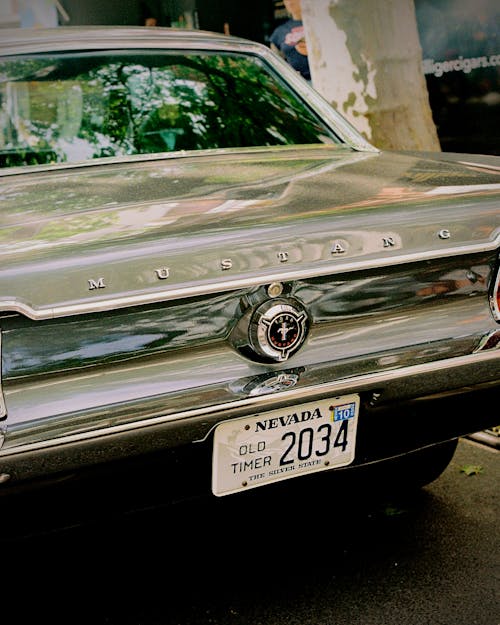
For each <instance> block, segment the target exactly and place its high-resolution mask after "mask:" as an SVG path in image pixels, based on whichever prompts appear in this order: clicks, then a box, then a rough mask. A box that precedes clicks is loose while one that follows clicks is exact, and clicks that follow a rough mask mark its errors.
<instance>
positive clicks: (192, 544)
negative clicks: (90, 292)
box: [0, 441, 500, 625]
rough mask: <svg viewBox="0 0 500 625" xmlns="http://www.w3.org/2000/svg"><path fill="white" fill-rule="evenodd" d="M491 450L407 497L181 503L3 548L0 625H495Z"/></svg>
mask: <svg viewBox="0 0 500 625" xmlns="http://www.w3.org/2000/svg"><path fill="white" fill-rule="evenodd" d="M498 453H499V452H498V451H494V450H493V449H491V448H489V447H485V446H481V445H478V444H477V443H473V442H469V441H461V442H460V444H459V448H458V451H457V453H456V455H455V458H454V459H453V461H452V463H451V465H450V466H449V467H448V468H447V470H446V471H445V473H444V474H443V475H442V476H441V477H440V478H439V479H438V480H437V481H435V482H434V483H433V484H431V485H430V486H428V487H426V488H425V489H423V490H422V491H421V492H419V493H418V494H417V495H414V496H412V497H411V498H397V499H392V498H391V499H387V498H383V499H382V500H378V501H377V502H376V503H374V502H370V503H368V504H364V503H362V502H361V501H360V499H361V498H360V497H359V496H358V494H357V493H351V495H350V496H346V494H345V493H342V492H332V493H330V496H329V497H328V499H325V500H324V501H322V502H317V501H316V503H314V501H313V502H311V503H310V505H309V506H308V507H303V506H301V505H299V504H298V502H294V501H289V502H288V503H287V505H286V506H285V505H284V503H283V502H281V501H276V502H268V503H267V505H266V507H256V508H255V509H254V510H253V511H252V512H249V511H248V509H247V508H244V509H241V508H240V507H238V506H236V507H234V506H232V505H230V503H227V504H223V505H217V507H216V508H215V509H214V508H212V507H211V506H207V505H205V506H197V505H186V506H180V507H179V509H177V508H176V509H173V510H172V509H153V510H150V511H148V512H141V513H140V514H129V515H125V516H124V515H119V516H117V517H116V518H112V517H106V518H104V519H100V520H98V521H96V522H94V523H92V524H91V525H90V526H86V527H84V528H81V527H80V528H73V529H67V530H65V531H57V532H54V533H50V532H49V533H43V534H40V535H34V536H31V537H23V538H17V539H15V540H3V542H2V543H1V553H0V563H1V564H0V572H1V581H2V597H3V611H4V615H5V614H7V615H8V614H10V615H11V616H10V617H9V618H6V619H5V620H4V619H3V618H2V620H3V622H5V623H6V625H7V624H8V625H10V624H11V623H12V624H14V623H15V624H16V625H17V624H21V623H28V622H29V623H30V624H43V623H51V625H52V624H55V623H63V622H64V623H65V625H80V624H83V623H85V625H202V624H203V625H209V624H215V625H358V624H359V625H393V624H394V625H499V623H500V605H499V594H498V593H499V588H500V584H499V554H500V550H499V526H498V519H499V502H498V493H499V489H498V484H499V455H498ZM466 465H468V466H474V467H479V468H480V469H481V472H480V473H478V474H474V475H470V476H468V475H466V474H465V473H464V472H462V471H461V468H462V467H465V466H466ZM226 499H228V498H226ZM97 517H98V515H97ZM0 527H1V525H0ZM3 538H4V539H5V538H6V536H5V534H4V536H3Z"/></svg>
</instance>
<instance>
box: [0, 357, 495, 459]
mask: <svg viewBox="0 0 500 625" xmlns="http://www.w3.org/2000/svg"><path fill="white" fill-rule="evenodd" d="M494 360H497V361H499V362H500V354H499V353H498V350H493V351H488V352H476V353H474V354H468V355H466V356H459V357H456V358H450V359H448V360H444V361H443V360H438V361H433V362H431V363H425V364H420V365H411V366H409V367H404V368H401V369H393V370H390V371H384V372H379V373H369V374H364V375H360V376H352V377H349V378H345V379H343V380H341V381H332V382H327V383H324V384H316V385H312V386H307V387H305V388H302V389H294V390H288V391H283V392H280V393H276V394H271V395H269V394H267V395H259V396H255V397H248V398H246V399H241V400H237V401H233V402H226V403H224V404H217V405H215V406H209V407H205V408H198V409H193V410H184V411H181V412H178V413H174V414H169V415H162V416H156V417H149V418H144V415H141V417H140V418H139V419H138V420H137V421H133V422H128V423H125V424H122V425H117V426H109V427H106V428H101V429H97V430H94V431H87V432H81V433H79V434H70V435H66V436H61V437H56V438H50V439H47V440H40V441H37V442H32V443H27V444H24V445H23V444H18V445H16V446H12V447H8V448H4V449H1V450H0V458H5V457H8V456H15V455H17V454H22V453H24V452H26V451H36V450H41V449H48V448H51V447H58V446H61V445H64V444H70V443H78V442H83V441H85V440H92V439H98V438H102V437H105V436H108V435H114V434H119V433H122V432H130V431H133V430H142V429H147V428H148V427H152V426H156V425H161V424H166V423H169V422H177V421H186V420H189V419H192V418H196V417H204V416H206V417H208V416H210V415H214V414H216V413H224V412H227V411H230V410H237V409H242V408H243V409H247V410H253V409H259V407H260V406H261V405H265V409H266V410H269V409H270V408H272V407H273V405H275V404H278V403H283V402H289V403H290V402H296V401H301V400H308V399H311V398H312V397H316V396H320V395H325V394H338V393H342V392H346V391H349V392H362V391H363V390H367V389H369V388H370V387H373V386H374V385H379V384H383V383H388V382H391V381H397V380H401V379H405V378H411V377H414V376H417V375H422V374H424V375H425V374H432V373H433V372H437V371H443V369H446V373H449V372H450V371H452V370H454V369H458V368H460V367H467V366H469V365H474V364H483V363H485V362H486V363H487V362H489V361H494ZM223 419H224V417H223V416H222V415H221V420H223ZM213 427H215V425H214V426H213ZM213 427H212V428H211V429H210V430H209V432H208V433H207V434H206V435H205V437H204V438H202V439H199V440H196V441H191V442H197V443H198V442H203V441H204V440H206V438H207V437H208V436H209V434H210V431H211V430H212V429H213Z"/></svg>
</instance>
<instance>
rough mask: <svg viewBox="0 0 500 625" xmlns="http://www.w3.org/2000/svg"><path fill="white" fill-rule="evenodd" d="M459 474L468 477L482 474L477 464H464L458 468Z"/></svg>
mask: <svg viewBox="0 0 500 625" xmlns="http://www.w3.org/2000/svg"><path fill="white" fill-rule="evenodd" d="M460 472H461V473H465V475H467V476H469V477H470V476H471V475H479V474H480V473H482V472H483V467H482V466H480V465H478V464H465V465H463V466H462V467H460Z"/></svg>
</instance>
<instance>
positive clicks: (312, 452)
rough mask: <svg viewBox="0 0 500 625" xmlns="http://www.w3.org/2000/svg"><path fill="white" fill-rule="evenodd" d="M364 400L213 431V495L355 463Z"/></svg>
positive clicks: (309, 406)
mask: <svg viewBox="0 0 500 625" xmlns="http://www.w3.org/2000/svg"><path fill="white" fill-rule="evenodd" d="M358 413H359V395H344V396H342V397H334V398H330V399H322V400H319V401H309V402H306V403H304V404H299V405H296V406H289V407H287V408H279V409H276V410H271V411H269V412H263V413H260V414H256V415H252V416H251V417H243V418H241V419H231V420H228V421H224V422H223V423H220V424H219V425H218V426H217V427H216V428H215V432H214V447H213V457H212V492H213V493H214V495H217V496H218V497H220V496H223V495H229V494H230V493H236V492H238V491H242V490H247V489H249V488H255V487H257V486H262V485H264V484H270V483H272V482H279V481H281V480H286V479H289V478H291V477H296V476H299V475H304V474H305V473H314V472H316V471H324V470H325V469H331V468H334V467H342V466H345V465H347V464H350V463H351V462H352V461H353V460H354V450H355V443H356V426H357V421H358Z"/></svg>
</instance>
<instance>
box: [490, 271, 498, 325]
mask: <svg viewBox="0 0 500 625" xmlns="http://www.w3.org/2000/svg"><path fill="white" fill-rule="evenodd" d="M490 302H491V310H492V312H493V316H494V317H495V319H496V320H497V321H498V322H500V267H499V268H498V269H497V276H496V279H495V284H494V286H493V292H492V294H491V298H490Z"/></svg>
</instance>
